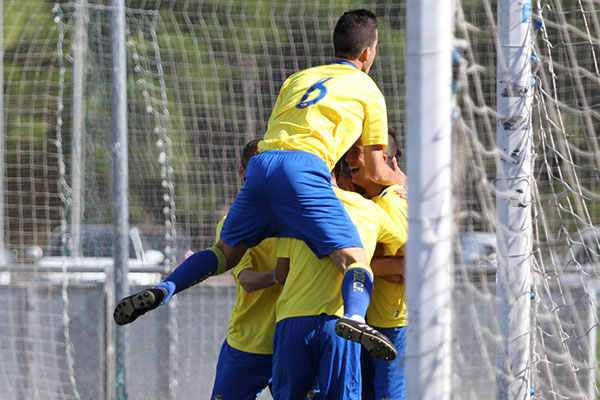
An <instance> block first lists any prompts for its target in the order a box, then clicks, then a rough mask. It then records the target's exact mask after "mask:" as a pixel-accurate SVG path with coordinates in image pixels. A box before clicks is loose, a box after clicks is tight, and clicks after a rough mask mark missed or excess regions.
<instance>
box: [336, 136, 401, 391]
mask: <svg viewBox="0 0 600 400" xmlns="http://www.w3.org/2000/svg"><path fill="white" fill-rule="evenodd" d="M396 153H397V146H396V141H395V139H394V136H393V134H391V135H390V136H389V138H388V146H387V147H386V149H385V151H384V154H383V158H384V160H385V161H386V162H389V163H391V162H392V160H393V159H394V158H395V157H396ZM345 160H346V162H347V163H348V165H349V167H350V171H351V174H352V182H353V183H354V184H355V185H357V186H359V187H361V188H362V189H363V190H364V192H365V193H364V195H365V197H367V198H370V199H371V200H373V201H374V202H375V203H377V204H378V205H380V206H381V207H382V208H383V209H384V210H385V211H386V212H387V213H388V215H389V216H390V217H391V218H392V220H393V221H394V222H395V223H396V224H397V225H398V226H399V227H400V228H401V229H402V230H404V231H407V229H408V228H407V217H408V208H407V202H406V200H405V199H404V198H402V197H400V196H399V195H398V193H397V191H398V189H399V188H398V187H397V185H392V186H384V185H380V184H378V183H376V182H373V181H371V180H370V179H369V178H368V176H367V175H366V174H365V160H364V148H363V145H362V142H361V140H360V139H359V140H357V142H356V143H355V144H354V145H353V146H352V147H351V148H350V150H349V151H348V154H347V155H346V157H345ZM376 254H377V253H376ZM398 265H399V264H397V263H396V264H395V263H389V262H387V260H386V259H385V258H375V259H374V261H373V262H372V263H371V267H372V268H373V272H374V274H375V282H374V290H373V294H372V297H371V303H370V306H369V309H368V311H367V322H368V323H369V324H370V325H372V326H373V327H374V328H375V329H377V330H379V331H380V332H382V333H383V334H385V335H386V336H387V337H388V338H390V340H392V342H393V343H394V345H395V347H396V349H397V350H398V357H397V358H396V359H395V360H393V361H392V362H382V361H381V360H378V359H375V358H373V357H371V356H370V355H369V354H368V353H363V355H362V373H363V399H365V400H373V399H377V400H382V399H387V400H403V399H405V398H406V375H405V360H404V353H405V347H406V324H407V322H408V321H407V316H408V315H407V309H406V302H405V297H404V279H403V276H402V275H403V272H404V271H403V270H401V269H398Z"/></svg>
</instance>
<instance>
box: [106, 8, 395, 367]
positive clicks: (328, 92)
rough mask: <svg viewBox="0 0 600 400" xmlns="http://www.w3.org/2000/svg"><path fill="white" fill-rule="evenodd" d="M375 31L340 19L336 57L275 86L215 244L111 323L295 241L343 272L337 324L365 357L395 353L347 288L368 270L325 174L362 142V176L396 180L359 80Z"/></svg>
mask: <svg viewBox="0 0 600 400" xmlns="http://www.w3.org/2000/svg"><path fill="white" fill-rule="evenodd" d="M377 35H378V33H377V18H376V17H375V15H374V14H373V13H371V12H369V11H367V10H354V11H349V12H346V13H344V15H342V16H341V17H340V19H339V20H338V22H337V24H336V27H335V30H334V33H333V44H334V49H335V57H336V60H335V61H334V62H333V63H331V64H327V65H322V66H317V67H312V68H308V69H306V70H303V71H300V72H297V73H295V74H293V75H291V76H290V77H289V78H288V79H286V81H285V82H284V83H283V85H282V87H281V90H280V92H279V96H278V98H277V100H276V102H275V106H274V108H273V111H272V113H271V117H270V119H269V124H268V127H267V132H266V133H265V136H264V139H263V140H262V141H261V142H260V143H259V150H260V151H261V153H260V154H259V155H257V156H255V157H253V158H252V160H251V161H250V163H249V164H248V168H247V170H246V177H245V181H244V186H243V187H242V189H241V191H240V193H239V194H238V197H237V198H236V199H235V201H234V203H233V205H232V207H231V209H230V211H229V213H228V217H227V220H226V221H225V223H224V224H223V229H222V231H221V238H220V240H219V241H218V242H217V243H216V245H215V246H213V247H211V248H209V249H205V250H202V251H199V252H197V253H194V254H193V255H192V256H190V257H189V258H188V259H187V260H186V261H185V262H183V263H182V264H180V265H179V266H178V267H177V268H176V269H175V270H174V271H173V272H172V273H171V274H170V275H169V276H167V277H166V279H165V280H164V281H163V282H161V283H160V284H159V285H157V286H156V287H155V288H151V289H146V290H143V291H142V292H140V293H136V294H134V295H131V296H128V297H126V298H124V299H123V300H121V301H120V302H119V305H118V306H117V309H116V310H115V313H114V316H115V320H116V322H117V323H118V324H119V325H124V324H127V323H130V322H132V321H134V320H135V319H136V318H137V317H138V316H140V315H142V314H144V313H145V312H147V311H149V310H152V309H154V308H156V307H158V306H159V305H160V304H161V302H162V303H165V302H166V301H168V300H169V298H170V297H171V296H172V295H173V294H175V293H178V292H180V291H182V290H185V289H186V288H188V287H190V286H192V285H194V284H196V283H198V282H200V281H202V280H204V279H206V278H207V277H209V276H211V275H215V274H220V273H223V272H224V271H226V270H228V269H230V268H232V267H233V266H235V265H236V264H237V263H238V262H239V261H240V259H241V258H242V256H243V254H244V253H245V252H246V249H248V248H250V247H253V246H256V245H257V244H259V243H260V242H261V241H262V240H263V239H265V238H267V237H293V238H296V239H300V240H303V241H304V242H305V243H306V244H307V245H308V247H309V248H310V249H311V250H312V251H313V252H314V253H315V255H316V256H317V257H318V258H321V257H324V256H327V255H328V256H329V257H330V258H331V259H332V260H333V262H334V263H335V264H336V265H337V266H338V267H339V268H340V269H341V270H342V271H346V270H348V271H351V273H346V274H345V276H344V279H343V282H342V290H346V293H348V296H347V298H345V301H346V300H348V303H346V302H345V310H346V314H347V315H346V316H344V317H343V318H341V319H340V320H339V321H338V323H337V324H338V327H339V330H340V331H342V330H343V331H345V332H347V335H345V336H346V337H348V338H349V339H351V340H355V341H356V340H361V338H362V337H363V334H367V335H368V336H370V337H372V338H373V342H372V343H373V346H371V347H370V348H369V351H371V352H372V354H375V356H382V357H383V356H384V355H385V354H387V353H388V352H390V351H392V352H395V349H394V348H393V345H392V344H391V343H390V342H389V340H388V339H387V338H386V337H385V336H384V335H381V334H380V333H379V332H377V331H374V330H373V329H372V328H371V327H369V326H368V325H367V324H366V323H365V318H364V317H365V314H366V309H367V307H368V304H369V300H370V299H369V294H368V293H367V292H366V291H363V292H358V291H356V292H352V291H349V290H347V288H351V287H353V286H354V285H355V284H356V283H357V282H356V277H358V276H360V277H364V278H365V279H367V280H369V279H370V274H369V272H368V271H369V266H368V263H367V257H366V253H365V250H364V249H363V245H362V243H361V239H360V236H359V234H358V232H357V230H356V228H355V227H354V225H353V223H352V220H351V219H350V217H349V216H348V214H347V213H346V211H345V210H344V207H343V206H342V204H341V202H340V200H339V199H338V198H337V197H336V195H335V193H334V191H333V189H332V188H331V175H330V171H331V169H332V168H333V166H334V165H335V163H336V162H337V161H338V160H339V159H340V157H341V156H342V155H343V154H344V153H345V152H346V151H347V150H348V149H349V148H350V146H351V145H352V144H353V143H354V142H355V141H356V140H357V139H358V138H361V139H362V142H363V145H364V157H365V173H366V174H367V176H368V177H369V178H370V179H371V180H372V181H374V182H378V183H380V184H382V185H390V184H394V183H401V181H399V178H398V174H397V173H396V171H394V170H393V169H392V168H390V167H389V166H388V165H387V164H386V163H385V162H383V161H382V156H381V155H382V152H383V149H384V148H385V147H386V145H387V129H388V127H387V111H386V105H385V100H384V98H383V95H382V93H381V91H380V90H379V88H378V87H377V85H376V84H375V82H374V81H373V80H372V79H371V78H370V77H369V76H368V75H367V73H368V72H369V70H370V69H371V66H372V65H373V61H374V59H375V55H376V53H377V40H378V39H377ZM357 271H362V273H360V274H359V273H357ZM359 283H362V282H359ZM366 284H367V285H369V286H370V285H372V282H371V281H369V282H367V283H366ZM344 288H345V289H344ZM377 348H379V349H382V351H381V352H377V351H376V349H377ZM377 353H379V354H377Z"/></svg>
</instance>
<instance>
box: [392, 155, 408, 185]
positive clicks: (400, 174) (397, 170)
mask: <svg viewBox="0 0 600 400" xmlns="http://www.w3.org/2000/svg"><path fill="white" fill-rule="evenodd" d="M392 171H394V173H395V174H396V175H397V176H398V179H399V185H401V186H404V187H406V181H407V179H406V174H405V173H404V172H403V171H402V170H401V169H400V167H399V166H398V160H396V157H394V158H392Z"/></svg>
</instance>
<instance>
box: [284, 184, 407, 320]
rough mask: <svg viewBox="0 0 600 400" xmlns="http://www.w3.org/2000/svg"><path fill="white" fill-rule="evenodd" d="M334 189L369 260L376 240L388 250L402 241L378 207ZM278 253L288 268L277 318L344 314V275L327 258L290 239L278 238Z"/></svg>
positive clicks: (356, 195)
mask: <svg viewBox="0 0 600 400" xmlns="http://www.w3.org/2000/svg"><path fill="white" fill-rule="evenodd" d="M333 190H334V191H335V193H336V195H337V196H338V198H339V199H340V200H341V201H342V203H343V204H344V207H345V209H346V211H347V212H348V214H349V215H350V218H351V219H352V221H353V222H354V224H355V225H356V227H357V229H358V233H359V234H360V237H361V240H362V243H363V245H364V248H365V252H366V254H367V257H368V259H369V260H370V259H371V257H372V256H373V253H374V252H375V247H376V245H377V243H378V242H380V243H382V244H383V245H384V246H385V248H386V250H387V251H389V252H391V253H396V252H397V251H398V249H399V248H400V246H402V245H403V244H404V242H405V241H406V232H405V231H401V230H400V229H399V228H398V227H397V225H396V224H394V223H393V222H392V220H391V219H390V217H389V216H388V215H387V214H386V212H385V211H384V210H383V209H382V208H381V207H380V206H378V205H377V204H375V203H374V202H373V201H371V200H368V199H365V198H364V197H362V196H361V195H359V194H358V193H354V192H349V191H346V190H342V189H339V188H337V187H334V188H333ZM277 256H278V257H283V258H289V259H290V271H289V273H288V276H287V280H286V283H285V285H284V286H283V290H282V292H281V294H280V295H279V299H278V300H277V307H276V320H277V321H281V320H282V319H285V318H291V317H300V316H309V315H319V314H328V315H337V316H338V317H341V316H343V314H344V308H343V301H342V296H341V291H340V287H341V284H342V278H343V275H342V274H341V273H340V271H339V269H338V268H337V266H336V265H335V264H334V263H333V261H332V260H331V259H330V258H329V257H323V258H321V259H319V258H317V257H316V256H315V254H314V253H313V252H312V251H311V250H310V248H309V247H308V246H307V245H306V244H305V243H304V242H303V241H300V240H297V239H290V238H284V239H282V238H280V239H279V243H278V246H277Z"/></svg>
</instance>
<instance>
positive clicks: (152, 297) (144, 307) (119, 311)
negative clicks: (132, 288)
mask: <svg viewBox="0 0 600 400" xmlns="http://www.w3.org/2000/svg"><path fill="white" fill-rule="evenodd" d="M163 297H164V293H163V291H162V290H160V289H145V290H142V291H141V292H138V293H136V294H132V295H131V296H128V297H125V298H124V299H122V300H121V301H120V302H119V304H117V307H115V311H114V312H113V318H114V319H115V322H116V323H117V324H119V325H126V324H129V323H131V322H133V321H135V320H136V319H137V317H139V316H140V315H144V314H146V313H147V312H148V311H150V310H154V309H155V308H156V307H158V306H159V305H160V302H161V301H162V299H163Z"/></svg>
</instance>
